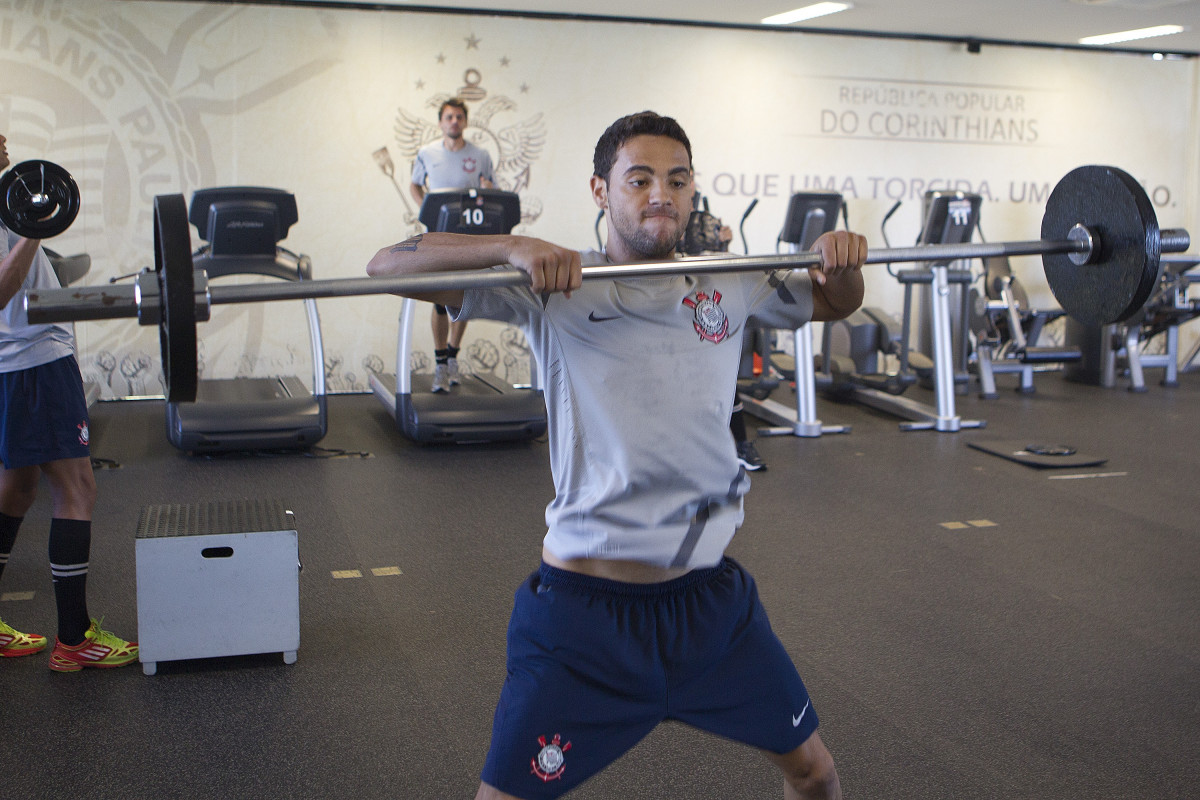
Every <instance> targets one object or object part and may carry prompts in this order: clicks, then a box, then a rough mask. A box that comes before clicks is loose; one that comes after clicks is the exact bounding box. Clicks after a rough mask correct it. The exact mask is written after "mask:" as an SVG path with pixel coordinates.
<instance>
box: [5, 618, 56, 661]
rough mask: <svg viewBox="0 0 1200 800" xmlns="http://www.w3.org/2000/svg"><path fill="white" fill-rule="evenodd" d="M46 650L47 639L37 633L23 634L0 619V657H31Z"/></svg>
mask: <svg viewBox="0 0 1200 800" xmlns="http://www.w3.org/2000/svg"><path fill="white" fill-rule="evenodd" d="M45 649H46V637H45V636H38V635H37V634H36V633H21V632H20V631H19V630H17V629H16V628H14V627H13V626H12V625H9V624H8V623H7V622H5V621H4V620H2V619H0V657H3V658H16V657H17V656H31V655H33V654H34V653H40V652H41V651H42V650H45Z"/></svg>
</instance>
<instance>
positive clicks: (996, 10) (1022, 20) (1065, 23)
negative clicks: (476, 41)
mask: <svg viewBox="0 0 1200 800" xmlns="http://www.w3.org/2000/svg"><path fill="white" fill-rule="evenodd" d="M276 1H278V0H276ZM813 1H814V0H737V1H736V2H732V1H731V0H367V1H366V2H364V0H292V2H299V3H304V2H315V3H318V4H322V5H324V4H328V3H331V2H333V3H337V2H344V3H348V4H351V5H358V6H397V7H405V6H409V7H414V8H419V9H425V10H427V9H435V8H438V9H456V10H474V11H480V12H483V13H491V12H523V13H533V14H554V15H570V16H585V17H606V18H612V17H615V18H622V19H639V20H663V21H687V22H699V23H717V24H724V25H759V24H760V22H759V21H760V20H761V19H762V18H763V17H766V16H769V15H771V14H777V13H780V12H782V11H788V10H791V9H793V8H796V7H797V6H802V5H808V4H809V3H811V2H813ZM285 2H286V0H285ZM851 2H853V4H854V7H853V8H851V9H850V10H848V11H843V12H841V13H839V14H833V15H831V16H828V17H822V18H819V19H815V20H809V21H807V22H804V23H800V27H804V28H806V29H814V30H840V31H845V32H854V33H863V32H866V33H884V34H902V35H915V36H935V37H939V38H943V37H944V38H951V39H963V40H969V39H975V40H979V41H981V42H983V43H985V44H986V43H987V42H989V41H991V42H1021V43H1036V44H1050V45H1071V46H1078V42H1079V39H1080V38H1081V37H1083V36H1091V35H1095V34H1101V33H1111V32H1114V31H1124V30H1131V29H1135V28H1146V27H1150V26H1153V25H1168V24H1175V25H1183V26H1184V27H1185V28H1187V30H1186V31H1184V32H1183V33H1180V34H1175V35H1173V36H1164V37H1158V38H1155V39H1145V40H1141V41H1134V42H1126V43H1122V44H1119V45H1113V46H1112V47H1111V48H1109V49H1119V50H1137V51H1144V52H1148V53H1153V52H1160V51H1161V52H1167V53H1184V54H1190V55H1200V0H851Z"/></svg>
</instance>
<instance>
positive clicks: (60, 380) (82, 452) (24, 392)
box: [0, 356, 91, 469]
mask: <svg viewBox="0 0 1200 800" xmlns="http://www.w3.org/2000/svg"><path fill="white" fill-rule="evenodd" d="M88 426H89V420H88V409H87V400H86V398H84V396H83V379H82V378H81V377H80V376H79V365H78V364H77V363H75V356H66V357H64V358H60V359H58V360H57V361H51V362H50V363H49V364H42V365H41V366H37V367H31V368H30V369H22V370H17V371H16V372H3V373H0V462H3V463H4V468H5V469H20V468H21V467H31V466H37V465H38V464H48V463H50V462H51V461H60V460H62V459H66V458H88V457H90V454H91V451H90V449H89V447H88V445H89V442H90V437H91V434H90V432H89V430H88Z"/></svg>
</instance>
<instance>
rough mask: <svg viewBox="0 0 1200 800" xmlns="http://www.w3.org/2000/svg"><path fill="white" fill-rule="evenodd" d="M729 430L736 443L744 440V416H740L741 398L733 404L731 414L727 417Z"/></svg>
mask: <svg viewBox="0 0 1200 800" xmlns="http://www.w3.org/2000/svg"><path fill="white" fill-rule="evenodd" d="M729 430H730V431H732V432H733V440H734V441H735V442H737V443H738V444H741V443H742V442H744V441H746V418H745V417H744V416H742V401H741V400H738V401H737V402H736V403H735V404H734V406H733V414H732V415H731V416H730V417H729Z"/></svg>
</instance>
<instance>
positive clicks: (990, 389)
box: [972, 256, 1083, 400]
mask: <svg viewBox="0 0 1200 800" xmlns="http://www.w3.org/2000/svg"><path fill="white" fill-rule="evenodd" d="M984 270H985V272H984V287H985V292H986V297H984V298H981V297H979V296H978V292H975V291H974V290H972V293H973V294H974V295H975V297H973V298H972V300H973V306H974V308H973V309H972V310H973V314H972V328H973V329H974V330H975V335H976V338H977V345H976V352H975V355H976V367H977V371H978V373H979V384H980V392H979V395H980V397H983V398H984V399H987V400H993V399H995V398H996V397H997V396H998V395H997V393H996V377H995V376H996V374H997V373H1016V374H1019V375H1020V376H1021V382H1020V384H1019V385H1018V386H1017V391H1018V392H1021V393H1022V394H1032V393H1033V392H1034V391H1036V390H1035V389H1034V386H1033V373H1034V372H1044V371H1047V370H1051V369H1060V368H1061V367H1062V366H1063V365H1064V364H1069V363H1073V362H1076V361H1079V360H1080V359H1081V358H1082V357H1083V356H1082V354H1081V353H1080V350H1079V348H1078V347H1074V346H1071V345H1039V344H1037V341H1038V339H1040V338H1041V335H1042V330H1043V329H1044V328H1045V326H1046V325H1047V324H1049V323H1050V322H1053V321H1054V320H1056V319H1058V318H1059V317H1062V316H1063V315H1064V314H1065V312H1064V311H1062V310H1061V309H1041V310H1038V309H1031V308H1030V307H1029V298H1028V296H1027V295H1026V294H1025V290H1024V289H1023V288H1022V287H1021V284H1020V283H1019V282H1018V281H1017V279H1016V277H1015V276H1014V275H1013V274H1012V268H1011V267H1010V266H1009V263H1008V258H1007V257H1005V256H997V257H993V258H985V259H984Z"/></svg>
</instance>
